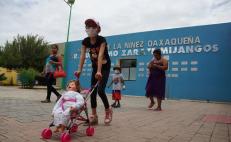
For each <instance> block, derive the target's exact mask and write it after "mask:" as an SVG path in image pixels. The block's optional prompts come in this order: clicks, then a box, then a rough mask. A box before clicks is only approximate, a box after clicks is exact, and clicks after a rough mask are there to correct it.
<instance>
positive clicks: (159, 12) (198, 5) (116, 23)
mask: <svg viewBox="0 0 231 142" xmlns="http://www.w3.org/2000/svg"><path fill="white" fill-rule="evenodd" d="M0 7H1V9H0V12H1V16H0V24H1V25H0V31H1V33H0V45H2V44H4V43H5V41H6V40H11V39H12V38H13V36H16V35H17V34H21V35H26V34H38V35H40V36H43V37H44V38H45V39H46V40H47V41H49V42H50V43H57V42H65V41H66V35H67V24H68V16H69V7H68V5H67V4H66V3H65V2H64V1H63V0H12V1H10V2H9V1H8V0H1V1H0ZM230 15H231V2H230V0H194V1H190V0H176V1H172V0H164V1H163V0H155V1H154V0H142V1H141V0H116V1H109V0H77V1H76V3H75V4H74V5H73V9H72V17H71V18H72V19H71V30H70V40H78V39H82V38H83V37H85V36H86V34H85V29H84V20H85V19H87V18H95V19H97V20H98V21H99V22H100V24H101V27H102V32H101V34H102V35H104V36H110V35H118V34H125V33H134V32H142V31H151V30H159V29H169V28H177V27H187V26H195V25H205V24H214V23H223V22H230V21H231V17H230Z"/></svg>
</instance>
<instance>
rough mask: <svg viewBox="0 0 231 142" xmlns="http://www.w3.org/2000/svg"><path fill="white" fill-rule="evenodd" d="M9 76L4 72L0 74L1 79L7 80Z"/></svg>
mask: <svg viewBox="0 0 231 142" xmlns="http://www.w3.org/2000/svg"><path fill="white" fill-rule="evenodd" d="M6 79H7V78H6V77H5V74H4V73H2V74H0V81H3V80H6Z"/></svg>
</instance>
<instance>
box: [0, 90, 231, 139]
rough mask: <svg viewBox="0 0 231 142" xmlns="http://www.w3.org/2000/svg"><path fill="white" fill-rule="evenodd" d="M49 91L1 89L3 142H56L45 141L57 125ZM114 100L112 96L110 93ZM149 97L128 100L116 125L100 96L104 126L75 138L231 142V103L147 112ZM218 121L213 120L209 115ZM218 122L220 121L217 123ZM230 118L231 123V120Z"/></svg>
mask: <svg viewBox="0 0 231 142" xmlns="http://www.w3.org/2000/svg"><path fill="white" fill-rule="evenodd" d="M45 94H46V90H45V89H19V88H18V87H5V86H0V142H43V141H48V142H56V141H60V140H59V135H57V134H55V135H53V137H52V139H50V140H43V139H41V136H40V133H41V130H42V129H43V128H45V127H47V126H48V124H49V123H50V121H51V115H50V114H51V110H52V107H53V105H54V101H55V99H56V98H55V96H54V95H52V101H53V102H52V103H49V104H42V103H40V101H41V100H43V99H44V98H45ZM108 97H109V100H110V102H111V96H110V95H109V96H108ZM148 103H149V102H148V100H147V99H146V98H145V97H128V96H123V98H122V104H121V105H122V107H121V108H119V109H114V115H113V121H112V124H111V125H110V126H104V124H103V119H104V108H103V105H102V102H101V100H100V98H99V97H98V113H99V125H97V126H95V135H94V136H93V137H87V136H86V135H85V129H86V127H85V126H81V127H80V128H79V129H80V130H79V131H78V133H75V134H73V135H72V141H73V142H74V141H76V142H127V141H132V142H231V105H230V104H223V103H206V102H195V101H194V102H193V101H183V100H182V101H176V100H165V101H164V102H163V111H161V112H155V111H152V110H147V109H146V107H147V104H148ZM210 115H217V116H221V117H223V118H224V119H225V120H227V121H223V119H220V121H218V118H217V119H215V120H212V119H211V121H207V120H206V119H205V117H206V116H210ZM216 120H217V121H216ZM229 120H230V121H229Z"/></svg>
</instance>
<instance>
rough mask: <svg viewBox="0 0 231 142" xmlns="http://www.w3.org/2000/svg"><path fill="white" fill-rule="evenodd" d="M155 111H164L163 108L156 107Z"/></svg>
mask: <svg viewBox="0 0 231 142" xmlns="http://www.w3.org/2000/svg"><path fill="white" fill-rule="evenodd" d="M154 111H162V109H161V108H156V109H154Z"/></svg>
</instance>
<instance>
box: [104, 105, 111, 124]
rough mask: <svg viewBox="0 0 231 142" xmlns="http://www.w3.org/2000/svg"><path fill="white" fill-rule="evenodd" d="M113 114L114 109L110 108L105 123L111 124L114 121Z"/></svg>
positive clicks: (106, 112)
mask: <svg viewBox="0 0 231 142" xmlns="http://www.w3.org/2000/svg"><path fill="white" fill-rule="evenodd" d="M112 114H113V111H112V109H111V108H109V109H108V110H106V111H105V119H104V124H105V125H109V124H110V123H111V121H112Z"/></svg>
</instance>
